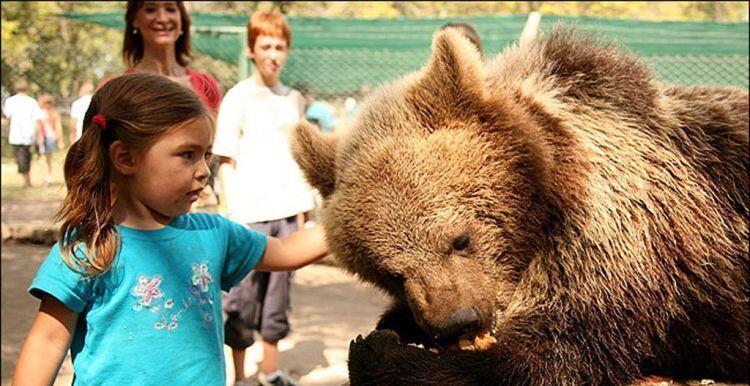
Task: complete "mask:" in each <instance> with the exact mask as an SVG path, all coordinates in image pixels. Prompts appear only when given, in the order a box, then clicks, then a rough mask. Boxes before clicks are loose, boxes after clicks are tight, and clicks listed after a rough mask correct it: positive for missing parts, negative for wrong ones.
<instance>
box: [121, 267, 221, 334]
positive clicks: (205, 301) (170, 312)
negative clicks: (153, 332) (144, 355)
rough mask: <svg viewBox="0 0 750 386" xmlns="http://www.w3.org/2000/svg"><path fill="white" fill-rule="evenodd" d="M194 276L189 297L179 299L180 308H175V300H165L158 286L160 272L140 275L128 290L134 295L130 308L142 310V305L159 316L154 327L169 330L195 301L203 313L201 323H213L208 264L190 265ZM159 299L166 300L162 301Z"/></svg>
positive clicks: (173, 327)
mask: <svg viewBox="0 0 750 386" xmlns="http://www.w3.org/2000/svg"><path fill="white" fill-rule="evenodd" d="M191 268H192V271H193V277H192V280H191V283H190V284H191V285H190V296H187V297H186V298H184V299H183V300H182V307H180V309H178V310H176V311H175V310H174V306H175V300H174V299H173V298H168V299H165V295H164V292H163V291H162V289H161V284H162V281H163V279H162V277H161V275H154V276H151V277H148V276H146V275H139V276H138V282H137V284H136V285H135V286H134V287H133V289H132V290H131V291H130V293H131V294H132V295H133V296H134V297H135V298H136V301H135V302H134V303H133V305H132V307H133V310H134V311H136V312H141V311H142V310H143V309H144V308H145V309H147V310H149V311H151V312H152V313H155V314H157V315H158V320H157V321H156V322H155V323H154V324H153V327H154V328H155V329H157V330H164V329H166V330H167V331H172V330H175V329H177V328H178V327H179V325H180V317H181V316H182V315H183V314H184V313H185V312H186V311H187V310H188V309H190V307H192V306H193V305H194V304H196V301H197V307H198V308H199V310H198V312H200V313H202V314H203V315H202V317H201V319H202V320H203V322H204V324H208V323H211V322H213V319H214V317H213V304H214V299H213V295H211V294H210V292H209V289H210V285H211V283H212V282H213V278H212V277H211V274H210V273H209V270H208V263H205V262H204V263H202V264H196V263H193V264H192V265H191ZM162 299H165V300H164V301H163V302H162V301H161V300H162Z"/></svg>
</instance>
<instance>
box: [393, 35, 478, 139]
mask: <svg viewBox="0 0 750 386" xmlns="http://www.w3.org/2000/svg"><path fill="white" fill-rule="evenodd" d="M484 99H485V86H484V74H483V70H482V60H481V58H480V56H479V52H478V51H477V50H476V48H475V47H474V45H473V44H472V43H471V42H470V41H469V40H468V39H466V38H465V37H463V36H462V35H461V33H460V32H458V31H456V30H455V29H454V28H448V29H446V30H443V31H439V32H437V33H436V34H435V37H434V38H433V41H432V57H431V58H430V61H429V62H428V63H427V66H426V67H425V69H424V70H423V71H422V73H421V74H420V75H419V76H418V78H417V80H416V82H415V83H414V84H412V86H411V87H410V88H409V90H408V91H407V94H406V100H407V103H410V104H411V105H412V106H413V107H414V111H416V112H417V113H418V115H419V116H420V117H421V118H422V120H423V121H425V122H424V123H425V124H426V125H427V126H428V127H430V126H434V125H439V124H440V123H441V122H444V121H445V119H446V117H453V118H455V117H461V116H463V115H466V114H474V113H475V112H476V111H477V108H478V107H479V106H480V105H481V102H482V101H483V100H484Z"/></svg>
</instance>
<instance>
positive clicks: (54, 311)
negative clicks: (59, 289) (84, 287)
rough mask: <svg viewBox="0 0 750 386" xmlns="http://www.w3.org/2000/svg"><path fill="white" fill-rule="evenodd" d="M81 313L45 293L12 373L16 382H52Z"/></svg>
mask: <svg viewBox="0 0 750 386" xmlns="http://www.w3.org/2000/svg"><path fill="white" fill-rule="evenodd" d="M76 321H78V314H77V313H76V312H74V311H73V310H71V309H70V308H68V307H66V306H65V305H64V304H62V303H61V302H60V301H59V300H57V299H55V298H54V297H52V296H49V295H47V296H45V297H44V298H43V299H42V304H41V306H39V313H37V316H36V320H34V324H33V325H32V326H31V331H29V335H28V336H27V337H26V342H25V343H24V344H23V348H22V349H21V355H20V356H19V358H18V364H17V365H16V372H15V374H13V382H12V384H13V385H14V386H24V385H51V384H52V383H53V382H54V381H55V377H56V376H57V372H58V371H59V370H60V365H61V364H62V361H63V359H65V354H66V353H67V352H68V348H70V342H71V340H72V337H73V331H74V329H75V326H76Z"/></svg>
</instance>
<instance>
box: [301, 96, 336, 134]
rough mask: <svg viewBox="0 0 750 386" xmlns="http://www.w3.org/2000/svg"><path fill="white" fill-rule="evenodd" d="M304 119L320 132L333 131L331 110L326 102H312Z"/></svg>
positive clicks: (333, 121)
mask: <svg viewBox="0 0 750 386" xmlns="http://www.w3.org/2000/svg"><path fill="white" fill-rule="evenodd" d="M305 118H307V120H308V121H310V123H312V124H314V125H316V126H318V128H319V129H320V131H322V132H324V133H330V132H332V131H333V126H334V123H335V120H334V118H333V108H331V105H329V104H328V103H326V102H323V101H314V102H312V103H311V104H310V106H308V107H307V110H306V111H305Z"/></svg>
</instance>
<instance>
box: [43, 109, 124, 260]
mask: <svg viewBox="0 0 750 386" xmlns="http://www.w3.org/2000/svg"><path fill="white" fill-rule="evenodd" d="M97 105H98V103H97V104H95V103H94V101H92V106H90V108H89V110H88V111H87V113H86V117H85V118H84V125H85V128H84V130H83V134H82V135H81V138H80V139H79V140H78V141H76V142H75V143H74V144H73V146H71V148H70V150H69V151H68V155H67V157H66V158H65V167H64V170H65V184H66V186H67V188H68V194H67V195H66V197H65V201H64V202H63V205H62V207H61V208H60V211H59V212H58V214H57V218H58V219H59V220H61V222H62V224H61V226H60V240H59V242H60V251H61V254H62V256H63V260H64V261H65V263H66V264H68V266H70V267H71V268H73V269H75V270H78V271H80V272H82V273H84V274H86V275H98V274H101V273H104V272H106V271H107V270H109V268H110V267H111V266H112V263H113V261H114V258H115V256H116V255H117V249H118V246H119V241H118V239H119V237H118V232H117V227H116V226H115V224H114V223H113V221H112V204H113V198H112V192H111V188H110V170H109V169H110V166H109V162H108V160H107V148H108V147H109V144H111V143H112V137H113V133H112V132H107V129H106V125H104V126H105V127H102V125H101V123H99V122H97V119H95V118H96V117H101V115H99V114H97V115H96V116H95V115H94V114H93V112H96V111H97V110H98V109H97ZM104 119H106V118H104ZM110 130H112V128H110ZM81 243H83V245H85V246H86V248H85V250H83V251H79V252H76V250H77V249H78V248H79V245H80V244H81Z"/></svg>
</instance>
